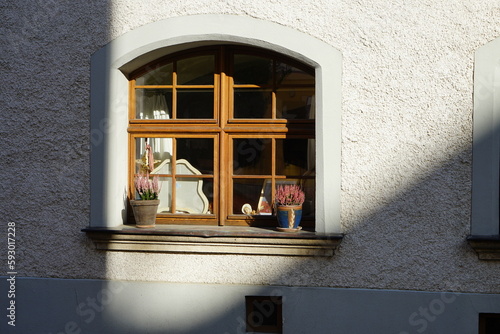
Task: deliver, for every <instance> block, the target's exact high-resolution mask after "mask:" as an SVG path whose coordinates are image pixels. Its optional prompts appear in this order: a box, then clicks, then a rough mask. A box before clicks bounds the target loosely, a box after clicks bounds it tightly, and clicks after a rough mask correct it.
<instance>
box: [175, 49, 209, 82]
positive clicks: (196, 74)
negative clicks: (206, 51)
mask: <svg viewBox="0 0 500 334" xmlns="http://www.w3.org/2000/svg"><path fill="white" fill-rule="evenodd" d="M214 72H215V57H214V56H213V55H207V56H199V57H192V58H187V59H182V60H179V61H178V62H177V84H179V85H213V84H214Z"/></svg>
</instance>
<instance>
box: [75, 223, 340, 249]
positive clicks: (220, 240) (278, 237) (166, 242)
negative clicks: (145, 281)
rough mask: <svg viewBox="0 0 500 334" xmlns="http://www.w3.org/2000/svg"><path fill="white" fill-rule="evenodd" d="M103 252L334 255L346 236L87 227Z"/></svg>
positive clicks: (229, 229) (246, 229)
mask: <svg viewBox="0 0 500 334" xmlns="http://www.w3.org/2000/svg"><path fill="white" fill-rule="evenodd" d="M82 231H83V232H85V233H87V235H88V236H89V237H90V238H91V239H92V241H93V242H94V244H95V246H96V248H97V249H99V250H106V251H135V252H161V253H198V254H245V255H290V256H333V254H334V252H335V249H336V248H337V247H338V246H339V244H340V243H341V241H342V238H343V235H342V234H337V233H332V234H322V233H316V232H312V231H300V232H292V233H286V232H279V231H276V230H274V229H270V228H257V227H240V226H190V225H157V226H156V227H155V228H151V229H139V228H136V227H135V226H133V225H121V226H117V227H87V228H84V229H82Z"/></svg>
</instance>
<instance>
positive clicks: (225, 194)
mask: <svg viewBox="0 0 500 334" xmlns="http://www.w3.org/2000/svg"><path fill="white" fill-rule="evenodd" d="M235 54H245V55H254V56H260V57H265V58H267V59H270V60H271V61H272V64H273V69H272V73H273V74H272V76H273V78H272V84H270V85H254V84H238V85H236V84H234V81H233V76H232V75H233V63H232V59H234V58H233V57H234V55H235ZM199 55H200V56H201V55H214V57H215V58H214V59H215V63H216V65H215V67H214V68H215V72H214V82H213V85H179V84H178V83H177V76H176V64H177V62H178V61H180V60H182V59H186V58H189V57H193V56H199ZM277 62H283V63H285V64H287V65H291V66H293V67H295V68H298V69H301V70H303V71H306V72H308V73H309V74H310V75H312V76H313V77H314V69H312V68H310V67H307V66H306V65H304V64H301V63H298V62H296V61H294V60H292V59H289V58H287V57H284V56H282V55H279V54H277V53H275V52H272V51H267V50H265V51H264V50H259V49H257V48H249V47H235V46H217V47H201V48H196V49H192V50H188V51H187V52H186V51H182V52H179V53H175V54H172V55H168V56H166V57H162V58H160V59H157V60H155V61H153V62H151V63H149V64H147V65H146V66H143V67H141V68H140V69H138V70H136V71H133V72H132V73H131V74H130V76H129V77H130V81H129V126H128V133H129V157H130V158H129V171H130V172H129V185H130V186H129V189H128V198H134V196H135V189H133V187H132V185H133V177H134V171H135V166H134V165H135V162H134V159H133V157H134V156H135V138H138V137H147V138H160V137H167V138H168V137H170V136H172V137H186V138H201V137H206V136H207V135H208V134H210V135H211V136H213V138H215V140H214V142H216V143H217V144H216V147H215V149H214V152H216V153H215V155H216V156H215V157H214V175H213V176H212V177H213V179H214V202H213V213H214V215H213V216H207V215H205V216H203V215H190V216H189V217H186V216H185V215H182V214H175V213H172V214H168V215H159V216H158V218H157V223H159V224H201V225H221V226H222V225H232V226H274V225H275V219H273V218H272V217H265V216H258V215H257V216H255V215H254V216H245V215H243V214H239V213H236V212H233V211H232V207H231V206H230V205H229V204H230V203H232V183H233V180H234V179H236V178H248V177H249V178H257V179H259V178H261V179H263V180H264V179H271V180H272V184H273V185H274V183H275V180H276V179H279V178H284V177H285V176H277V175H276V173H275V166H276V161H275V156H276V154H275V146H276V144H275V140H276V139H278V138H279V139H284V138H288V137H293V138H305V139H315V120H314V119H298V120H287V119H278V118H276V92H277V90H278V88H283V87H285V88H305V89H314V86H315V85H314V84H313V85H311V84H308V85H307V84H303V85H298V84H295V85H294V84H288V85H281V86H279V85H278V84H277V83H276V78H275V66H276V63H277ZM169 63H172V68H173V70H172V71H173V72H172V73H173V74H172V84H171V85H170V84H169V85H136V84H135V81H136V80H135V79H136V78H137V77H139V76H141V75H143V74H145V73H147V72H148V69H149V70H150V69H153V68H158V67H159V66H162V65H165V64H169ZM147 88H150V89H172V96H173V97H172V118H171V119H168V120H162V119H147V120H144V119H137V118H136V110H135V107H136V101H135V90H136V89H147ZM184 88H210V89H213V92H214V99H213V100H214V114H213V116H214V117H213V119H205V118H203V119H184V118H181V119H179V118H177V117H176V94H175V92H176V91H177V90H179V89H184ZM235 88H250V89H254V88H258V89H270V92H271V97H272V107H271V113H272V116H271V118H263V119H248V118H235V117H234V108H233V96H234V94H233V89H235ZM200 133H203V134H202V135H200ZM234 138H272V142H273V144H272V146H273V154H272V161H271V166H273V167H272V169H273V171H272V173H271V174H270V175H264V176H260V175H259V176H254V177H250V176H239V175H238V176H234V175H232V159H231V156H232V153H231V152H232V141H233V139H234ZM217 152H218V153H217ZM306 178H307V177H306ZM272 196H274V189H273V193H272ZM130 212H131V210H129V220H132V219H133V216H132V215H131V214H130ZM303 226H305V227H310V228H314V218H313V219H307V218H305V219H304V223H303Z"/></svg>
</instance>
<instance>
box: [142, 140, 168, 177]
mask: <svg viewBox="0 0 500 334" xmlns="http://www.w3.org/2000/svg"><path fill="white" fill-rule="evenodd" d="M146 142H147V143H148V144H149V146H151V152H152V155H153V164H154V168H153V170H151V169H150V167H149V166H150V164H149V162H150V155H149V154H148V153H147V152H146ZM135 143H136V146H135V147H136V152H135V172H136V173H141V172H150V173H152V174H171V173H172V172H171V158H172V152H173V150H172V138H137V139H136V142H135Z"/></svg>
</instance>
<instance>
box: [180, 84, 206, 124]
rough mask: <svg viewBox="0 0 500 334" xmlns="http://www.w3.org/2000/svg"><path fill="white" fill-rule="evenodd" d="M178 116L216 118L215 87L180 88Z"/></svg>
mask: <svg viewBox="0 0 500 334" xmlns="http://www.w3.org/2000/svg"><path fill="white" fill-rule="evenodd" d="M177 118H183V119H185V118H195V119H200V118H209V119H213V118H214V92H213V89H182V90H181V89H179V90H178V92H177Z"/></svg>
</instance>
